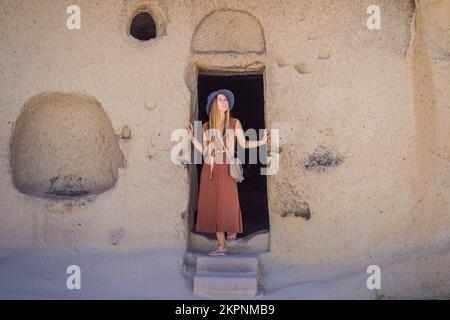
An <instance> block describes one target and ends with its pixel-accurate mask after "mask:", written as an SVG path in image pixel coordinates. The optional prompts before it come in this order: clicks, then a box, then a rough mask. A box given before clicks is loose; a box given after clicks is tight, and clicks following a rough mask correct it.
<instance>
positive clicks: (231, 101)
mask: <svg viewBox="0 0 450 320" xmlns="http://www.w3.org/2000/svg"><path fill="white" fill-rule="evenodd" d="M219 93H223V94H224V95H225V96H226V97H227V99H228V107H229V110H230V111H231V109H233V105H234V94H233V92H231V91H230V90H228V89H219V90H216V91H213V92H211V93H210V94H209V96H208V102H207V103H206V113H207V114H208V116H209V113H210V112H211V103H212V102H213V100H214V98H215V97H216V96H217V95H218V94H219Z"/></svg>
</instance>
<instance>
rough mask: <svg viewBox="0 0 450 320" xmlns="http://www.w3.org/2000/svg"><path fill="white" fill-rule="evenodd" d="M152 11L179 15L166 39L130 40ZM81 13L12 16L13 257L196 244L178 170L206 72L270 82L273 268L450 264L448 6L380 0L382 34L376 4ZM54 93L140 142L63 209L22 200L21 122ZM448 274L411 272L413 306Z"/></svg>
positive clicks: (9, 243)
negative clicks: (432, 254)
mask: <svg viewBox="0 0 450 320" xmlns="http://www.w3.org/2000/svg"><path fill="white" fill-rule="evenodd" d="M142 3H151V6H153V7H152V8H153V9H154V10H156V11H157V12H160V14H161V15H162V16H163V17H164V19H162V20H163V21H164V23H163V24H164V25H165V35H164V36H157V37H156V38H155V39H152V40H151V41H147V42H142V43H137V41H136V39H130V36H129V35H128V34H127V30H126V29H127V26H128V25H129V21H130V18H131V16H132V15H133V13H134V12H135V11H136V8H137V7H139V6H140V5H141V4H142ZM77 4H78V5H79V6H80V8H81V10H82V28H81V30H68V29H66V28H65V18H66V16H65V9H66V3H65V2H61V1H26V0H14V1H13V0H6V1H5V0H4V1H1V4H0V29H1V30H2V32H1V35H0V53H1V54H0V55H1V57H2V58H1V59H0V70H2V72H1V74H0V91H1V94H0V114H1V120H2V121H1V122H0V129H1V130H0V132H1V134H0V161H1V166H0V177H2V179H0V198H1V199H0V200H1V201H0V212H1V215H0V245H1V246H3V247H20V246H24V247H31V246H48V247H52V246H60V247H64V248H103V249H108V248H109V249H114V250H137V249H144V248H151V247H164V246H167V247H177V248H180V247H186V246H187V243H188V241H189V240H188V239H189V231H188V230H190V228H191V224H190V223H191V222H192V221H191V220H190V217H191V216H192V202H190V200H192V199H195V197H192V194H195V187H196V182H195V178H194V177H195V176H191V175H190V173H192V172H190V171H188V170H186V169H185V167H184V166H183V165H175V164H173V163H172V162H171V161H170V150H171V147H172V146H173V145H174V144H175V143H174V142H173V141H171V140H170V137H171V133H172V131H173V130H174V129H177V128H184V127H185V124H186V122H187V121H189V120H192V119H193V118H195V116H196V114H197V113H196V108H197V104H198V101H197V76H198V73H199V72H200V70H207V71H214V72H219V71H220V72H224V73H227V72H231V71H233V72H246V71H255V70H256V71H259V72H262V73H264V81H265V83H264V85H265V87H264V94H265V96H264V102H265V112H266V114H265V119H266V124H267V127H268V128H270V129H280V137H281V142H280V143H281V150H282V152H281V153H280V170H279V172H278V173H277V174H276V175H273V176H269V177H268V180H267V186H268V200H269V214H270V228H271V229H270V253H269V254H267V256H266V257H265V258H264V259H263V261H264V263H265V264H266V265H270V264H271V263H287V264H293V265H310V266H311V265H314V266H319V265H327V266H330V265H333V266H334V265H340V264H355V263H359V265H360V266H361V268H362V269H361V270H363V271H364V270H365V267H367V266H368V265H369V264H372V263H374V264H378V263H380V264H381V262H380V261H383V259H384V258H386V257H394V258H398V259H399V261H400V260H401V258H402V257H403V256H404V255H406V254H414V255H417V256H418V257H419V256H420V259H421V261H425V258H427V255H428V253H429V250H431V249H432V248H437V247H441V248H447V249H446V250H447V252H448V244H449V243H450V239H449V234H450V215H449V214H448V213H449V212H450V165H449V163H450V139H449V138H450V125H449V119H450V108H449V101H450V79H449V77H450V72H449V70H450V60H449V58H448V56H449V39H450V35H449V19H448V14H449V5H450V4H449V1H448V0H433V1H416V3H414V2H413V1H410V0H396V1H393V0H379V1H377V4H379V5H380V8H381V14H382V16H381V29H379V30H370V29H368V28H367V27H366V20H367V18H368V14H367V12H366V10H367V7H368V6H369V5H371V4H374V3H373V1H371V0H359V1H354V0H342V1H325V0H288V1H271V0H248V1H237V0H235V1H233V0H232V1H219V0H217V1H206V0H205V1H199V0H195V1H188V2H184V1H162V0H161V1H137V0H136V1H135V0H127V1H120V0H114V1H113V0H111V1H90V0H80V1H77ZM155 8H159V9H155ZM157 20H158V19H157ZM158 21H159V20H158ZM158 34H159V33H158ZM159 35H160V34H159ZM324 48H326V49H324ZM47 90H55V91H72V92H75V91H79V92H81V91H85V92H89V94H92V95H93V96H95V98H96V99H97V100H98V101H99V102H100V103H101V105H102V106H103V108H105V112H106V114H107V115H108V117H110V119H111V122H112V125H113V127H114V128H122V127H123V125H124V124H126V125H128V126H129V128H130V130H131V132H132V136H131V137H132V138H131V139H129V140H124V139H122V140H124V141H120V143H121V144H120V146H121V149H122V150H123V153H124V155H125V157H126V159H127V162H128V167H127V168H126V169H124V170H119V171H118V173H119V177H118V180H117V183H116V184H115V186H114V188H111V189H109V190H108V192H104V193H102V194H101V195H100V196H98V197H93V198H92V199H91V198H89V199H73V200H68V201H53V200H52V201H51V200H48V199H44V200H42V199H39V200H36V199H33V198H30V197H28V196H25V195H24V194H23V193H21V192H18V191H17V189H16V188H14V185H13V183H12V176H13V175H12V172H10V170H9V168H10V163H9V148H8V145H9V143H8V142H9V139H10V137H11V134H12V129H13V123H14V121H15V120H16V119H17V117H18V116H19V114H20V109H21V107H22V106H23V104H24V103H25V102H26V101H27V100H28V99H29V98H30V97H31V96H33V95H34V94H36V93H39V92H44V91H47ZM200 107H204V106H200ZM69 120H70V119H68V121H69ZM82 125H83V124H80V126H81V128H83V127H82ZM115 132H119V130H115ZM49 138H50V137H49ZM320 146H324V148H325V152H320V153H319V154H317V150H320ZM59 148H63V149H65V150H63V151H61V152H71V153H72V155H76V154H77V152H78V151H77V150H73V149H72V150H71V148H70V146H69V147H68V146H66V147H62V146H60V145H58V149H59ZM69 150H70V151H69ZM36 152H37V153H38V154H39V152H40V151H36ZM80 152H81V151H80ZM34 153H35V152H33V153H32V154H34ZM76 159H79V158H78V156H76ZM305 164H308V166H305ZM74 165H76V166H81V165H79V164H74ZM67 169H70V168H69V167H67ZM311 169H313V170H311ZM319 169H320V170H319ZM322 169H323V170H322ZM100 170H102V169H100ZM14 174H15V173H14ZM66 174H72V172H71V171H68V172H67V173H66ZM54 176H57V173H52V174H49V175H47V174H46V175H45V176H43V177H42V182H44V180H45V179H50V178H52V177H54ZM101 176H103V175H101ZM111 178H112V175H111ZM108 181H111V180H108ZM104 183H106V182H104ZM191 188H192V190H194V191H192V192H191ZM83 190H84V189H83ZM93 199H95V201H90V200H93ZM305 203H307V206H305V205H304V204H305ZM67 212H71V213H76V214H66V213H67ZM116 230H123V231H121V232H120V233H119V234H120V237H116V236H115V237H113V238H114V239H111V235H116V233H115V231H116ZM119 238H120V241H119V240H117V239H119ZM443 250H444V249H443ZM447 256H448V255H447ZM418 259H419V258H418ZM449 264H450V262H449V261H448V258H447V260H442V261H438V262H434V264H430V266H432V267H427V264H426V263H425V264H420V265H415V266H411V267H410V269H408V270H410V271H411V273H410V274H413V275H414V274H417V275H418V276H417V279H411V278H408V279H406V281H407V282H409V283H411V284H413V285H414V286H412V287H408V288H410V289H408V290H409V293H411V295H414V294H416V295H420V292H421V290H422V289H423V288H424V287H429V286H430V285H431V286H432V287H433V288H439V290H438V291H437V292H441V293H442V292H448V290H447V289H448V283H447V282H446V280H448V279H449V278H450V275H449V271H448V268H447V266H448V265H449ZM393 278H395V277H393ZM446 286H447V287H446ZM446 290H447V291H446ZM441 296H442V295H441Z"/></svg>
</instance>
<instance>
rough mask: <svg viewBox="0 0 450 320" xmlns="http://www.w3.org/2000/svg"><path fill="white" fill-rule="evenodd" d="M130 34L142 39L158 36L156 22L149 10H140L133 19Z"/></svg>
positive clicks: (146, 39)
mask: <svg viewBox="0 0 450 320" xmlns="http://www.w3.org/2000/svg"><path fill="white" fill-rule="evenodd" d="M130 35H131V36H133V37H134V38H136V39H138V40H141V41H148V40H150V39H153V38H156V24H155V21H154V20H153V17H152V16H151V14H150V13H148V12H146V11H145V12H140V13H138V14H137V15H135V16H134V18H133V20H132V21H131V26H130Z"/></svg>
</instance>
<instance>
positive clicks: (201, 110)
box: [190, 70, 269, 251]
mask: <svg viewBox="0 0 450 320" xmlns="http://www.w3.org/2000/svg"><path fill="white" fill-rule="evenodd" d="M263 76H264V74H263V71H261V72H252V73H242V72H240V73H231V74H230V73H227V74H220V73H217V72H214V71H201V70H200V71H199V73H198V77H197V101H198V103H197V106H198V113H197V115H198V117H197V120H198V121H201V122H202V123H205V122H206V121H208V120H209V118H208V115H207V113H206V110H205V106H206V102H207V97H208V95H209V94H210V93H211V92H212V91H214V90H218V89H220V88H226V89H229V90H231V91H232V92H233V94H234V96H235V104H234V107H233V109H232V110H231V116H232V117H235V118H238V119H239V120H240V122H241V124H242V127H243V129H244V132H245V131H246V130H247V129H250V128H252V129H255V130H256V132H258V133H259V129H264V128H265V115H264V78H263ZM261 138H262V135H261V136H259V139H261ZM246 139H247V140H249V138H248V137H246ZM258 148H264V150H261V151H264V152H263V153H264V157H265V154H266V148H267V146H266V145H264V146H260V147H258ZM248 159H249V149H245V163H244V164H243V169H244V177H245V179H244V181H242V182H241V183H238V193H239V203H240V207H241V212H242V223H243V231H244V233H240V234H238V236H237V241H236V244H239V243H247V244H249V243H250V242H252V241H253V242H256V243H255V244H254V245H253V248H252V246H251V245H250V248H248V249H250V251H252V249H254V250H258V249H260V250H263V251H265V250H268V246H269V237H268V235H269V209H268V199H267V179H266V178H267V176H266V175H262V174H260V172H261V168H262V167H263V166H264V163H266V162H265V159H260V156H259V154H258V160H257V163H256V164H250V163H248V162H249V161H248ZM202 166H203V161H202V163H201V164H197V165H196V169H197V170H196V174H194V175H193V179H197V181H196V182H197V185H196V187H195V188H196V190H195V191H196V192H197V197H196V198H197V199H198V190H199V189H198V187H199V186H200V173H201V170H202ZM196 221H197V205H196V204H195V207H194V216H193V220H192V222H193V223H192V226H191V241H190V244H191V247H192V246H194V247H195V244H193V243H195V242H199V240H198V238H199V236H200V237H201V238H203V239H205V238H206V239H208V240H210V241H211V240H214V241H216V240H215V239H216V235H215V234H212V233H202V232H196V231H195V225H196ZM193 238H194V239H195V238H197V241H193V240H192V239H193ZM252 239H253V240H252ZM255 239H256V240H255ZM200 242H201V241H200ZM199 246H201V245H199Z"/></svg>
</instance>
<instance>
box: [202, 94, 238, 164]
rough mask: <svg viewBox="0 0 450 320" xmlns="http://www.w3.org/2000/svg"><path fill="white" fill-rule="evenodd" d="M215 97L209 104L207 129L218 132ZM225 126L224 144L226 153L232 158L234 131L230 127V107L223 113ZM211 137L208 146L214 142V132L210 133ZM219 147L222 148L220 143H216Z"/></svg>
mask: <svg viewBox="0 0 450 320" xmlns="http://www.w3.org/2000/svg"><path fill="white" fill-rule="evenodd" d="M217 97H218V96H216V97H215V98H214V100H213V102H212V103H211V112H210V113H209V129H216V130H218V131H220V128H219V121H220V119H219V116H220V113H219V110H218V107H217ZM224 122H225V124H224V131H225V139H224V144H225V147H226V148H227V150H228V153H229V154H230V156H231V157H233V155H234V136H235V135H234V130H232V127H231V115H230V107H229V106H228V110H227V111H225V121H224ZM221 133H222V137H223V132H221ZM210 134H211V136H209V137H208V145H209V144H210V143H212V142H214V140H215V139H214V132H212V131H211V132H210ZM217 145H218V146H219V147H222V145H221V144H220V142H218V144H217Z"/></svg>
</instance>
